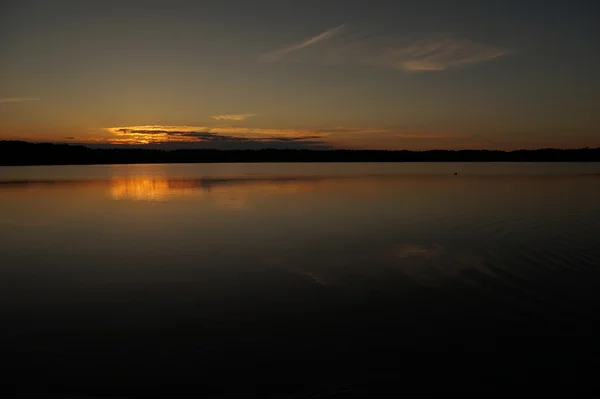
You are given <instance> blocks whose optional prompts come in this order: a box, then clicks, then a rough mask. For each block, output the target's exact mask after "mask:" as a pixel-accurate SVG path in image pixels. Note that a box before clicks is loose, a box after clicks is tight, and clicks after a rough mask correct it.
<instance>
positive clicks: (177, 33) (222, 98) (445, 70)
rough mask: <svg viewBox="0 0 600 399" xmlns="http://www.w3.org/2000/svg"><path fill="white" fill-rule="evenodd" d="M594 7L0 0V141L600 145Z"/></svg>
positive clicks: (338, 0)
mask: <svg viewBox="0 0 600 399" xmlns="http://www.w3.org/2000/svg"><path fill="white" fill-rule="evenodd" d="M599 19H600V2H597V1H593V0H561V1H557V0H545V1H543V0H539V1H538V0H503V1H495V0H488V1H483V0H456V1H447V0H418V1H412V0H410V1H409V0H396V1H392V0H387V1H379V0H344V1H342V0H335V1H334V0H304V1H290V0H268V1H267V0H264V1H261V0H255V1H250V0H195V1H192V0H187V1H178V0H169V1H154V0H146V1H141V0H139V1H138V0H103V1H100V0H98V1H93V0H89V1H84V0H52V1H50V0H5V1H3V2H1V5H0V140H3V139H10V140H12V139H18V140H29V141H52V142H69V143H89V144H117V143H122V144H156V145H158V146H162V147H164V148H178V147H186V148H188V147H189V148H203V147H211V148H261V147H288V148H369V149H404V148H407V149H430V148H441V149H457V148H497V149H515V148H539V147H563V148H564V147H584V146H589V147H598V146H600V72H599V71H600V67H599V65H600V23H598V21H599Z"/></svg>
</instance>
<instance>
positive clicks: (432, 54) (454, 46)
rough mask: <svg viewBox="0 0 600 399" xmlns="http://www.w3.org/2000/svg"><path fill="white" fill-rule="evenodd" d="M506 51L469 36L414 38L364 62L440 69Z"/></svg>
mask: <svg viewBox="0 0 600 399" xmlns="http://www.w3.org/2000/svg"><path fill="white" fill-rule="evenodd" d="M507 54H508V51H506V50H503V49H500V48H496V47H493V46H489V45H486V44H482V43H477V42H474V41H470V40H458V39H451V38H446V39H439V40H418V41H415V42H413V43H410V44H408V45H405V46H399V47H396V48H392V49H388V50H385V51H382V52H381V53H380V54H376V55H375V56H372V57H371V58H370V59H367V60H366V61H367V63H371V64H374V65H380V66H385V67H389V68H396V69H402V70H405V71H443V70H445V69H449V68H454V67H459V66H463V65H468V64H475V63H480V62H485V61H490V60H493V59H495V58H499V57H502V56H505V55H507Z"/></svg>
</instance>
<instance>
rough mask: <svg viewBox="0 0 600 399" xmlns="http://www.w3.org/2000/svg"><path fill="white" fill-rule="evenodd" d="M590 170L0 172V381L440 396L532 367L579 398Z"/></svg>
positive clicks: (598, 232)
mask: <svg viewBox="0 0 600 399" xmlns="http://www.w3.org/2000/svg"><path fill="white" fill-rule="evenodd" d="M455 173H458V174H457V175H455ZM599 173H600V165H599V164H476V163H470V164H207V165H120V166H60V167H47V166H46V167H20V168H13V167H4V168H0V260H1V261H0V325H1V326H2V332H1V334H2V339H1V341H0V351H1V353H2V354H3V357H4V358H5V359H10V361H11V362H12V363H11V364H13V373H14V381H18V380H19V378H22V377H23V376H25V375H27V376H30V379H29V381H30V382H29V385H40V386H46V385H45V384H50V386H52V387H53V388H52V389H54V390H58V391H59V392H74V393H88V394H90V395H92V394H102V395H106V394H110V395H111V396H113V397H116V396H120V395H121V396H122V395H129V396H130V397H131V396H133V395H134V394H136V393H139V392H144V391H143V389H154V388H156V387H158V386H164V384H177V383H189V382H195V383H200V384H206V385H207V386H208V385H211V386H213V388H214V386H215V385H216V386H217V387H218V388H217V391H216V392H217V393H218V392H220V391H219V390H224V391H228V392H229V391H231V390H241V392H245V393H246V394H247V393H248V392H254V393H255V394H256V395H257V396H259V397H269V396H270V395H287V394H290V395H291V394H299V395H305V396H306V397H312V396H310V395H314V392H321V391H322V390H324V389H325V390H326V389H330V390H332V392H338V391H339V390H343V389H350V390H352V389H358V388H357V386H363V385H361V384H364V383H367V382H373V381H383V380H385V381H394V383H395V384H396V387H398V386H399V385H398V384H401V383H402V384H404V383H408V382H410V380H411V379H414V378H415V375H416V376H418V377H420V378H425V379H427V378H433V379H436V380H439V378H441V377H443V376H449V375H452V376H453V377H452V378H449V379H450V380H451V381H452V382H453V383H455V384H456V383H457V381H459V380H457V379H456V378H455V376H456V375H455V374H452V373H459V372H458V371H456V370H458V369H461V367H463V366H465V363H468V360H466V359H468V358H467V357H466V356H480V357H478V358H477V359H478V360H475V361H480V362H482V363H480V364H481V367H479V366H473V364H470V366H469V371H468V373H469V374H468V378H469V381H470V382H469V383H467V384H466V385H465V384H462V383H460V384H459V385H460V386H463V387H465V386H467V387H468V386H476V385H477V383H485V384H491V383H492V381H493V382H494V383H497V382H498V381H499V380H501V381H503V382H506V381H507V379H509V380H510V379H512V380H515V381H525V380H530V379H531V378H532V376H531V375H530V374H527V373H531V372H532V371H531V370H532V369H526V368H524V367H523V365H524V364H527V362H528V361H531V360H535V361H537V362H538V363H536V366H535V368H533V369H534V370H537V371H539V370H540V368H539V367H540V365H543V367H548V368H549V369H550V370H552V371H553V372H555V373H557V374H556V375H560V376H561V378H563V379H564V381H569V382H570V383H571V384H576V382H574V381H575V380H577V378H583V377H582V375H583V374H582V372H581V370H580V369H581V368H584V369H585V368H586V367H588V366H584V365H583V364H584V363H583V362H584V360H581V359H585V361H586V362H587V361H589V360H590V359H591V358H593V357H594V356H593V355H594V354H595V353H596V352H598V349H599V347H600V346H599V345H598V343H597V342H596V340H595V336H596V335H597V333H598V328H597V326H596V325H597V322H598V321H599V318H600V316H599V315H600V313H599V311H600V290H599V289H598V287H599V286H600V285H599V283H600V174H599ZM474 353H476V354H479V355H473V354H474ZM417 354H418V356H417ZM467 354H468V355H467ZM442 359H444V360H443V361H444V362H446V363H441V362H442ZM460 359H462V360H460ZM483 359H487V361H485V362H483ZM540 359H543V360H540ZM441 364H444V366H441ZM586 364H587V363H586ZM532 367H533V366H532ZM415 370H418V371H415ZM434 370H435V372H434ZM474 370H477V371H479V373H476V374H474ZM516 370H520V371H518V372H517V371H516ZM546 371H547V370H546ZM411 373H412V374H411ZM465 373H467V371H465ZM459 374H460V373H459ZM409 375H410V376H411V377H408V376H409ZM461 375H464V374H461ZM428 376H429V377H428ZM512 380H511V381H512ZM31 381H33V382H31ZM221 381H226V382H225V383H221ZM555 382H556V381H555ZM52 384H54V385H52ZM546 384H550V382H548V381H547V382H546ZM487 386H488V387H489V385H487ZM124 387H125V388H124ZM348 387H349V388H348ZM424 389H425V388H424ZM311 390H313V391H311ZM207 392H208V391H207ZM210 392H211V393H214V391H210ZM311 392H313V393H311ZM302 397H304V396H302Z"/></svg>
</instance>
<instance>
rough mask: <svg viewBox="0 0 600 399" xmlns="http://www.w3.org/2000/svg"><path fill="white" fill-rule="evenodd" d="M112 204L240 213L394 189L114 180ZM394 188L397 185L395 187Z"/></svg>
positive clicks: (383, 183) (338, 183)
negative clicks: (199, 204) (172, 204)
mask: <svg viewBox="0 0 600 399" xmlns="http://www.w3.org/2000/svg"><path fill="white" fill-rule="evenodd" d="M110 184H111V185H110V196H111V197H112V198H113V199H115V200H134V201H171V200H182V199H192V198H193V199H198V198H202V199H203V200H206V201H210V202H212V203H214V204H215V205H216V206H217V207H219V208H225V209H231V210H236V209H237V210H241V209H246V208H248V205H249V203H254V204H259V203H261V201H260V200H259V198H264V197H273V198H274V197H280V196H288V195H292V196H293V195H300V194H305V193H312V192H316V191H327V192H343V193H345V194H348V195H354V196H357V195H371V194H375V193H379V192H382V191H384V190H385V189H386V188H389V186H390V185H394V183H393V181H391V180H390V179H344V178H341V179H318V178H289V179H281V178H273V179H244V178H240V179H235V178H234V179H187V180H186V179H172V178H166V177H163V176H135V177H115V178H113V179H112V180H111V183H110ZM395 185H397V183H396V184H395Z"/></svg>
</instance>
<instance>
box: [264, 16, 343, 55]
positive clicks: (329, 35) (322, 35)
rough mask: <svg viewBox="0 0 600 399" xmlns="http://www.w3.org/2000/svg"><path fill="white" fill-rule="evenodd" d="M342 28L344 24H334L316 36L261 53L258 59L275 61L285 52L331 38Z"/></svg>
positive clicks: (340, 31) (341, 30)
mask: <svg viewBox="0 0 600 399" xmlns="http://www.w3.org/2000/svg"><path fill="white" fill-rule="evenodd" d="M344 28H345V25H340V26H336V27H335V28H331V29H329V30H326V31H325V32H323V33H320V34H318V35H316V36H313V37H311V38H308V39H306V40H303V41H301V42H298V43H294V44H292V45H289V46H287V47H284V48H281V49H279V50H275V51H271V52H268V53H266V54H263V55H261V56H260V58H259V59H260V60H261V61H262V62H273V61H277V60H278V59H280V58H281V57H283V56H284V55H286V54H289V53H292V52H294V51H297V50H301V49H303V48H306V47H309V46H312V45H314V44H317V43H319V42H323V41H325V40H327V39H331V38H332V37H335V36H337V35H339V34H341V33H342V32H343V30H344Z"/></svg>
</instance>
